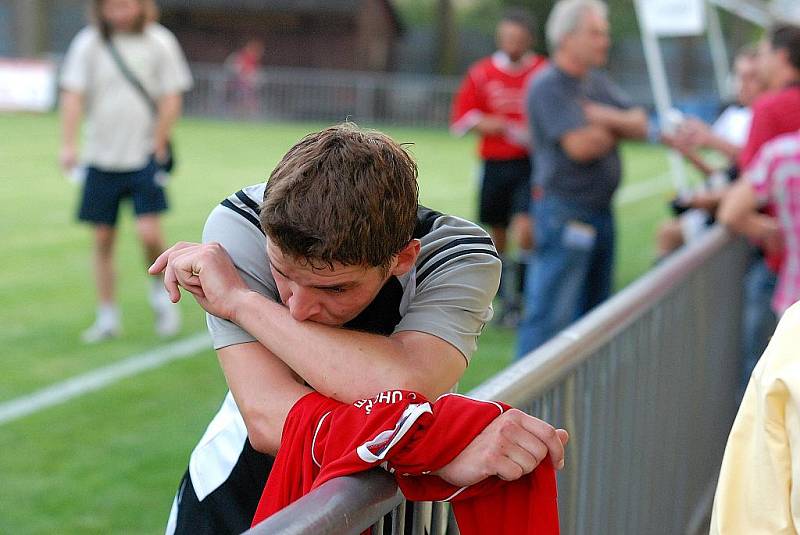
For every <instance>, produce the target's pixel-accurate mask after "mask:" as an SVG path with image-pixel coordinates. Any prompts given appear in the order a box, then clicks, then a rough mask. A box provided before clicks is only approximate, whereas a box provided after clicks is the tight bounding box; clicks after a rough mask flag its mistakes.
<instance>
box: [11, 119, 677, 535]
mask: <svg viewBox="0 0 800 535" xmlns="http://www.w3.org/2000/svg"><path fill="white" fill-rule="evenodd" d="M320 126H323V125H314V124H255V123H246V124H241V123H224V122H216V121H206V120H196V119H187V120H184V121H183V122H182V123H181V124H180V126H179V128H178V131H177V135H176V139H177V148H178V157H179V172H178V174H177V175H176V176H175V178H174V179H173V183H172V186H171V192H172V195H171V201H172V210H171V212H170V213H169V215H168V216H167V217H166V218H165V220H164V224H165V229H166V234H167V236H168V239H169V240H170V242H172V241H177V240H192V241H195V240H198V238H199V236H200V231H201V229H202V225H203V222H204V220H205V217H206V215H207V214H208V212H209V211H210V210H211V208H213V207H214V206H215V205H216V204H217V203H218V202H219V201H220V200H221V199H222V198H224V197H225V196H227V195H228V194H230V193H231V192H233V191H235V190H237V189H239V188H240V187H241V186H244V185H247V184H252V183H256V182H259V181H262V180H264V179H265V178H266V177H267V175H268V173H269V171H270V170H271V169H272V167H273V166H274V164H275V163H276V162H277V160H278V158H279V157H280V156H281V155H282V154H283V153H284V152H285V151H286V149H288V147H289V146H291V145H292V143H294V142H295V141H296V140H297V139H298V138H299V137H301V136H302V135H303V134H305V133H307V132H309V131H311V130H314V129H317V128H318V127H320ZM385 130H386V131H387V132H388V133H390V134H391V135H392V136H393V137H394V138H395V139H397V140H399V141H403V142H410V143H413V146H412V147H411V151H412V152H413V153H414V155H415V156H416V158H417V160H418V163H419V168H420V190H421V198H422V202H423V203H425V204H426V205H428V206H430V207H433V208H436V209H438V210H441V211H445V212H450V213H454V214H457V215H460V216H464V217H467V218H474V217H473V216H474V205H475V202H474V200H475V196H476V194H475V186H476V178H475V177H476V172H477V160H476V158H475V156H474V140H473V139H470V138H466V139H454V138H452V137H450V136H449V134H448V133H447V132H446V131H445V130H426V129H403V128H393V127H392V128H385ZM0 136H2V138H3V141H2V143H0V164H1V165H0V195H1V196H2V199H3V210H2V211H1V212H0V231H2V243H3V249H2V251H3V261H2V262H0V296H1V300H0V302H2V307H0V325H2V328H0V348H2V350H0V351H2V360H1V362H2V373H1V374H0V403H2V402H4V401H8V400H10V399H13V398H16V397H18V396H22V395H25V394H28V393H31V392H33V391H35V390H36V389H39V388H42V387H45V386H48V385H51V384H53V383H56V382H58V381H61V380H64V379H67V378H70V377H73V376H75V375H78V374H81V373H84V372H87V371H90V370H93V369H96V368H99V367H101V366H104V365H107V364H109V363H113V362H115V361H119V360H121V359H123V358H126V357H129V356H131V355H135V354H139V353H141V352H144V351H147V350H150V349H153V348H156V347H159V346H160V345H162V344H163V343H164V341H163V340H160V339H158V338H156V337H155V336H154V335H153V329H152V317H151V313H150V310H149V307H148V305H147V303H146V298H145V289H146V276H145V274H144V263H143V260H142V256H141V254H140V251H139V250H138V246H137V241H136V239H135V237H134V228H133V225H132V218H131V216H130V213H129V210H128V211H127V212H126V215H125V217H123V220H122V223H121V226H120V239H119V244H118V251H117V257H118V270H119V280H120V288H119V301H120V304H121V306H122V309H123V322H124V330H125V332H124V335H123V337H121V338H120V339H118V340H115V341H113V342H108V343H103V344H100V345H96V346H84V345H82V344H81V343H80V341H79V334H80V332H81V330H82V329H84V328H85V327H87V326H88V325H89V324H90V323H91V322H92V320H93V315H94V296H93V287H92V283H91V277H90V246H91V239H90V233H89V231H88V229H87V228H86V227H83V226H80V225H78V224H77V223H76V222H75V219H74V212H75V209H76V200H77V194H78V188H77V187H76V186H74V185H72V184H70V183H68V182H67V181H66V180H65V179H64V178H63V177H62V176H61V174H60V172H59V170H58V168H57V165H56V155H57V152H58V139H59V136H58V121H57V118H56V117H55V116H54V115H45V116H38V115H0ZM624 160H625V170H626V172H625V180H624V184H623V187H630V186H631V185H632V184H635V183H637V182H647V181H650V180H652V179H653V178H654V177H657V176H660V177H661V180H662V181H663V182H664V183H666V182H667V181H668V179H667V178H666V177H665V176H664V173H665V172H666V170H667V162H666V158H665V154H664V152H663V150H661V149H660V148H658V147H652V146H647V145H641V144H629V145H626V146H625V147H624ZM664 189H668V188H662V190H664ZM178 192H180V195H177V193H178ZM666 195H667V194H666V193H654V194H651V195H649V196H646V197H644V198H642V199H640V200H638V201H633V202H626V203H623V204H620V205H619V206H618V211H617V214H618V229H619V233H618V236H619V238H618V249H617V259H618V263H617V265H618V270H617V274H616V284H617V287H618V288H619V287H622V286H624V285H625V284H627V283H629V282H630V281H631V280H633V279H634V278H636V277H637V276H638V275H640V274H641V273H643V272H644V271H646V270H647V269H648V267H649V266H650V264H651V263H652V261H653V245H652V244H653V236H654V232H655V228H656V226H657V224H658V222H659V221H660V220H662V219H663V218H665V217H666V216H667V212H666V207H665V202H664V200H665V199H666ZM181 308H182V310H183V313H184V320H185V321H184V328H183V332H182V333H181V335H180V336H181V337H184V336H187V335H190V334H193V333H198V332H202V331H203V330H204V329H205V322H204V319H203V315H202V314H201V311H200V309H199V308H198V307H197V306H196V305H195V304H194V303H193V301H192V300H190V299H185V300H183V301H182V302H181ZM512 344H513V333H512V332H510V331H508V330H503V329H498V328H494V327H492V326H489V327H487V329H486V331H485V334H484V335H483V336H482V338H481V342H480V349H479V351H478V353H477V354H476V355H475V356H474V357H473V360H472V364H471V365H470V368H469V370H468V371H467V374H466V376H465V377H464V379H463V381H462V383H461V389H462V390H469V389H470V388H472V387H473V386H475V385H477V384H478V383H479V382H480V381H482V380H483V379H485V378H487V377H489V376H490V375H491V374H493V373H494V372H496V371H498V370H499V369H501V368H502V367H503V366H505V365H506V364H507V363H508V361H509V360H510V357H511V352H512ZM224 392H225V382H224V378H223V377H222V374H221V372H220V371H219V369H218V366H217V363H216V357H215V356H214V353H213V351H211V350H207V351H204V352H202V353H200V354H198V355H196V356H194V357H192V358H189V359H186V360H182V361H179V362H173V363H171V364H168V365H166V366H164V367H162V368H159V369H156V370H153V371H149V372H146V373H143V374H141V375H138V376H136V377H134V378H131V379H127V380H124V381H122V382H120V383H117V384H115V385H112V386H111V387H109V388H107V389H104V390H101V391H99V392H96V393H92V394H88V395H85V396H83V397H80V398H78V399H76V400H73V401H70V402H67V403H65V404H63V405H60V406H57V407H54V408H50V409H46V410H43V411H42V412H39V413H37V414H34V415H31V416H28V417H25V418H23V419H20V420H17V421H13V422H10V423H7V424H0V452H2V454H0V533H52V532H58V533H158V532H161V531H163V525H164V522H165V521H166V517H167V513H168V511H169V507H170V503H171V500H172V496H173V493H174V491H175V487H176V485H177V483H178V479H179V477H180V476H181V474H182V472H183V470H184V468H185V465H186V461H187V459H188V454H189V452H190V451H191V448H192V447H193V445H194V444H195V442H196V441H197V439H198V438H199V436H200V435H201V433H202V432H203V430H204V428H205V426H206V424H207V423H208V421H209V419H210V417H211V416H212V415H213V413H214V412H215V411H216V409H217V407H218V405H219V403H220V402H221V400H222V397H223V394H224Z"/></svg>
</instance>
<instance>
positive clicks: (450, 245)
mask: <svg viewBox="0 0 800 535" xmlns="http://www.w3.org/2000/svg"><path fill="white" fill-rule="evenodd" d="M424 240H425V241H424V243H423V249H424V251H423V253H424V256H423V254H421V255H420V260H419V261H418V263H417V268H416V274H415V278H414V283H415V284H416V290H415V292H414V296H413V298H412V299H411V302H410V303H409V305H408V309H407V311H406V313H405V315H404V316H403V318H402V319H401V320H400V323H399V324H398V325H397V327H396V328H395V332H400V331H419V332H424V333H428V334H431V335H433V336H436V337H438V338H441V339H442V340H444V341H446V342H448V343H450V344H451V345H453V346H454V347H456V349H458V350H459V351H460V352H461V353H462V354H463V355H464V358H465V359H466V360H467V362H469V359H470V358H471V357H472V354H473V353H474V352H475V350H476V349H477V339H478V336H479V335H480V334H481V331H482V330H483V327H484V325H486V323H487V322H488V321H489V320H491V318H492V299H494V296H495V294H496V293H497V288H498V286H499V284H500V269H501V264H500V259H499V258H498V257H497V252H496V251H495V249H494V246H493V245H492V241H491V238H489V236H488V234H486V232H485V231H484V230H483V229H481V228H480V227H479V226H477V225H475V224H473V223H470V222H468V221H465V220H463V219H459V218H456V217H452V216H442V217H440V218H439V220H437V224H436V227H435V228H434V229H433V230H432V231H431V233H430V234H429V235H427V236H426V237H425V238H424Z"/></svg>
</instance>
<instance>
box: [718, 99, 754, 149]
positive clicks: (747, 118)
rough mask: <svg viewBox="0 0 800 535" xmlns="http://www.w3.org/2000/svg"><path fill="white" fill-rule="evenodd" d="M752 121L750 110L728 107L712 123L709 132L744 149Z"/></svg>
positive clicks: (740, 107)
mask: <svg viewBox="0 0 800 535" xmlns="http://www.w3.org/2000/svg"><path fill="white" fill-rule="evenodd" d="M752 119H753V112H752V110H751V109H750V108H745V107H743V106H728V107H727V108H725V111H723V112H722V113H721V114H720V116H719V117H718V118H717V120H716V121H714V125H713V126H712V127H711V131H712V132H714V134H716V135H718V136H719V137H721V138H722V139H724V140H725V141H727V142H728V143H730V144H731V145H735V146H737V147H744V144H745V143H746V142H747V134H748V133H749V132H750V122H751V121H752Z"/></svg>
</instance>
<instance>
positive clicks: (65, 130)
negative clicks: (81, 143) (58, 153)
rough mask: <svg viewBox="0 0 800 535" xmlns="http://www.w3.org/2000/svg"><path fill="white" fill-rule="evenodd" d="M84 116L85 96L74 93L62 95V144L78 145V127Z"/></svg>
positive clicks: (65, 92)
mask: <svg viewBox="0 0 800 535" xmlns="http://www.w3.org/2000/svg"><path fill="white" fill-rule="evenodd" d="M82 115H83V96H82V95H81V94H80V93H76V92H74V91H62V93H61V140H62V144H63V145H66V146H70V147H75V146H76V145H77V143H78V125H79V124H80V122H81V116H82Z"/></svg>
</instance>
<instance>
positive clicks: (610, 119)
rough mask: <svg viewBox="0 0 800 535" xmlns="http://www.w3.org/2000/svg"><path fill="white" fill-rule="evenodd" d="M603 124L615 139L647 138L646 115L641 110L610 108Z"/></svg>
mask: <svg viewBox="0 0 800 535" xmlns="http://www.w3.org/2000/svg"><path fill="white" fill-rule="evenodd" d="M605 123H606V126H608V127H609V128H610V129H611V130H612V131H613V132H614V133H615V134H616V135H617V137H620V138H626V139H644V138H645V137H647V114H646V113H645V112H644V110H642V109H641V108H632V109H630V110H617V109H614V108H611V109H610V110H609V113H608V116H607V118H606V121H605Z"/></svg>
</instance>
